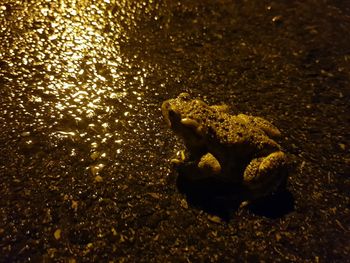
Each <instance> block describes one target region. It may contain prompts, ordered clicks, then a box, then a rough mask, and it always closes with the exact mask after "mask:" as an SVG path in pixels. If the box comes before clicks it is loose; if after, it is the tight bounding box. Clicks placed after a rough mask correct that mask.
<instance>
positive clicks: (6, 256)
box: [0, 0, 350, 263]
mask: <svg viewBox="0 0 350 263" xmlns="http://www.w3.org/2000/svg"><path fill="white" fill-rule="evenodd" d="M345 2H346V1H335V0H334V1H312V0H308V1H294V2H293V3H289V1H229V0H216V1H154V0H148V1H112V0H104V1H102V0H101V1H87V0H82V1H66V0H60V1H44V0H43V1H15V0H13V1H9V0H2V1H1V4H0V40H1V41H0V48H1V49H0V132H1V138H0V195H1V199H0V262H71V263H72V262H107V261H109V262H233V261H239V262H240V261H246V262H259V261H260V262H272V261H273V262H281V261H283V262H285V261H294V262H345V261H346V260H348V258H349V257H350V243H349V240H350V233H349V231H350V229H349V228H350V213H349V209H350V207H349V200H350V194H349V193H350V177H349V174H350V169H349V167H350V150H349V149H350V136H349V128H350V117H349V116H350V115H349V113H350V104H349V100H350V89H349V87H350V44H349V43H350V35H349V34H348V32H349V30H350V5H349V4H346V3H345ZM180 92H189V93H191V94H192V95H193V96H195V97H200V98H202V99H203V100H205V101H206V102H208V103H210V104H215V103H226V104H227V105H229V106H230V107H231V108H232V109H233V110H234V111H239V112H243V113H249V114H253V115H257V116H262V117H264V118H266V119H268V120H270V121H272V122H273V123H274V124H275V125H276V126H277V127H279V128H280V130H281V131H282V133H283V137H282V139H281V140H280V143H281V145H283V147H284V149H285V151H286V152H288V153H289V154H290V155H291V159H292V160H293V163H294V168H293V170H292V171H291V175H290V179H289V181H288V185H287V190H288V191H287V192H288V193H287V194H286V195H285V196H278V197H271V198H268V199H266V200H262V201H261V202H260V203H257V204H254V205H252V206H241V207H235V206H233V205H232V207H230V205H227V204H225V205H223V206H222V207H221V204H218V203H215V209H212V208H213V207H210V208H209V206H208V204H206V203H203V202H202V203H200V204H198V203H196V202H193V200H191V198H190V197H189V195H188V193H187V194H186V193H184V192H183V191H181V190H182V189H181V187H180V186H179V184H178V183H177V173H176V171H174V169H173V168H172V167H171V165H170V163H169V159H170V158H171V157H172V156H173V155H174V153H175V152H176V150H178V149H181V148H182V147H183V145H182V142H181V141H180V140H179V139H178V138H176V137H175V136H174V134H173V133H172V132H171V131H170V130H169V129H168V128H167V127H166V125H165V122H164V120H163V119H162V116H161V111H160V106H161V103H162V102H163V101H164V100H166V99H169V98H173V97H175V96H177V95H178V94H179V93H180ZM224 215H225V216H224Z"/></svg>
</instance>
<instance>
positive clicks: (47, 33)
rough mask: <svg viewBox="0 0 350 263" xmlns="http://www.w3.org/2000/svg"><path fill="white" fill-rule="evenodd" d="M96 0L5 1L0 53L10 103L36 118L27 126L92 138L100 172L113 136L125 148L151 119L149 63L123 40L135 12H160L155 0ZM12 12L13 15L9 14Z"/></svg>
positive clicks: (54, 135) (75, 139)
mask: <svg viewBox="0 0 350 263" xmlns="http://www.w3.org/2000/svg"><path fill="white" fill-rule="evenodd" d="M95 2H96V1H92V0H90V1H87V0H86V1H84V0H83V1H82V0H80V1H68V0H60V1H46V2H44V1H43V3H40V4H33V3H28V2H21V1H17V2H16V4H15V5H14V6H15V8H12V9H11V14H10V13H9V12H10V11H9V8H8V5H1V4H0V18H1V21H4V23H3V24H2V25H1V26H0V33H1V34H2V35H3V36H4V39H5V40H6V39H7V40H8V41H3V43H0V45H1V47H2V50H6V52H5V53H1V54H0V59H1V61H2V63H5V64H6V66H7V67H10V68H11V70H12V72H13V74H12V76H7V77H6V80H7V81H8V82H9V83H11V85H12V86H10V88H11V90H13V92H14V93H12V98H11V100H12V104H9V105H8V109H6V110H7V111H8V112H9V114H10V115H11V116H12V117H13V119H18V116H28V118H30V119H31V122H28V126H27V128H28V131H22V132H29V131H33V130H38V129H39V128H40V129H41V130H43V129H47V133H48V134H49V138H51V139H52V141H53V142H54V143H55V145H56V146H57V147H58V146H59V145H60V142H62V141H68V142H72V143H80V144H86V145H89V149H90V150H89V151H90V152H89V156H90V159H91V160H92V161H94V162H95V163H94V164H93V166H91V167H90V169H91V172H92V173H93V174H95V175H96V174H98V173H100V172H101V171H102V169H103V167H104V163H103V159H105V158H108V152H107V151H104V149H105V148H106V147H107V148H108V147H110V146H111V144H115V145H116V146H115V149H114V150H115V151H114V154H117V155H118V154H120V153H121V152H122V151H123V147H129V146H128V144H130V145H132V144H135V140H136V135H137V136H138V137H139V136H140V135H142V134H144V133H145V132H147V130H149V126H150V125H152V122H154V120H153V119H151V118H149V117H148V111H147V109H146V106H145V103H146V102H145V94H146V92H152V93H153V91H152V90H150V89H149V87H148V86H147V84H146V83H145V79H146V78H147V76H148V74H149V69H148V68H145V67H144V66H143V63H141V62H142V61H141V60H140V61H139V62H140V63H139V64H136V65H135V64H133V62H131V60H135V58H137V56H136V55H132V57H130V54H129V57H128V56H125V55H123V53H122V52H121V43H126V42H127V41H129V35H128V32H127V31H128V30H133V28H136V27H137V26H138V18H137V17H138V16H140V15H144V14H149V15H150V17H152V19H154V20H157V19H156V18H157V17H156V16H154V14H153V13H152V12H153V11H152V10H154V9H157V8H158V7H157V4H155V3H153V1H152V0H148V1H112V0H111V1H109V0H104V1H98V3H95ZM155 13H156V12H155ZM10 15H11V17H12V20H13V21H10V20H9V19H4V18H5V17H7V16H10ZM0 24H1V23H0ZM0 74H1V73H0ZM13 103H15V105H16V108H14V107H13ZM137 116H141V117H137ZM137 119H138V120H139V121H137ZM140 119H141V120H142V123H141V124H140ZM132 134H133V135H134V136H132ZM28 141H29V140H28ZM72 148H73V149H72V150H71V154H72V155H76V152H77V151H76V149H74V144H72ZM91 156H92V157H93V158H92V157H91Z"/></svg>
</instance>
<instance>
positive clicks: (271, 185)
mask: <svg viewBox="0 0 350 263" xmlns="http://www.w3.org/2000/svg"><path fill="white" fill-rule="evenodd" d="M287 175H288V169H287V156H286V154H285V153H284V152H282V151H277V152H273V153H271V154H269V155H268V156H266V157H260V158H256V159H253V160H252V161H251V162H250V163H249V164H248V166H247V168H246V169H245V171H244V174H243V185H244V187H245V188H246V190H247V195H248V198H249V199H257V198H260V197H264V196H266V195H269V194H271V193H273V192H275V191H277V190H279V188H280V187H281V186H283V184H284V183H285V181H286V179H287Z"/></svg>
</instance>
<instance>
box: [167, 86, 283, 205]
mask: <svg viewBox="0 0 350 263" xmlns="http://www.w3.org/2000/svg"><path fill="white" fill-rule="evenodd" d="M162 114H163V116H164V118H165V120H166V123H167V125H168V126H169V127H170V128H171V129H172V130H173V131H174V132H175V133H176V134H177V135H179V136H180V137H181V138H182V139H183V140H184V143H185V146H186V151H181V152H180V153H179V154H178V157H177V158H175V159H173V160H172V162H173V163H175V164H176V165H183V164H184V163H193V164H194V165H195V167H196V169H197V171H198V172H197V173H195V174H192V175H188V176H192V177H193V178H194V180H200V179H202V178H204V177H212V178H217V179H218V180H221V181H223V182H228V183H233V184H236V185H239V186H240V187H241V188H242V189H243V192H245V195H246V196H247V199H256V198H260V197H262V196H265V195H268V194H270V193H271V192H273V191H276V190H277V189H278V188H279V187H280V185H281V184H282V183H284V182H285V180H286V177H287V166H288V165H287V163H288V160H287V155H286V154H285V153H284V152H283V151H282V148H281V146H280V145H279V144H278V143H277V142H275V141H274V140H273V139H272V138H276V137H279V136H280V131H279V130H278V129H277V128H276V127H275V126H274V125H272V124H271V123H270V122H269V121H267V120H265V119H263V118H261V117H255V116H250V115H246V114H238V115H231V114H230V113H229V107H228V106H226V105H212V106H209V105H208V104H206V103H205V102H203V101H202V100H199V99H193V98H191V96H190V95H189V94H188V93H181V94H180V95H179V96H178V97H177V98H175V99H169V100H166V101H164V102H163V104H162Z"/></svg>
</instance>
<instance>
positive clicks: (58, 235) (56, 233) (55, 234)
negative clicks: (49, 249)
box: [53, 229, 62, 240]
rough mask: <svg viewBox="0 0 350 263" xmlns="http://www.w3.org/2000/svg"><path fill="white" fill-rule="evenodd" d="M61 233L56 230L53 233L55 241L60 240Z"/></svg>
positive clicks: (59, 230)
mask: <svg viewBox="0 0 350 263" xmlns="http://www.w3.org/2000/svg"><path fill="white" fill-rule="evenodd" d="M61 232H62V231H61V229H56V231H55V233H54V234H53V236H54V237H55V239H56V240H59V239H60V238H61Z"/></svg>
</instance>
